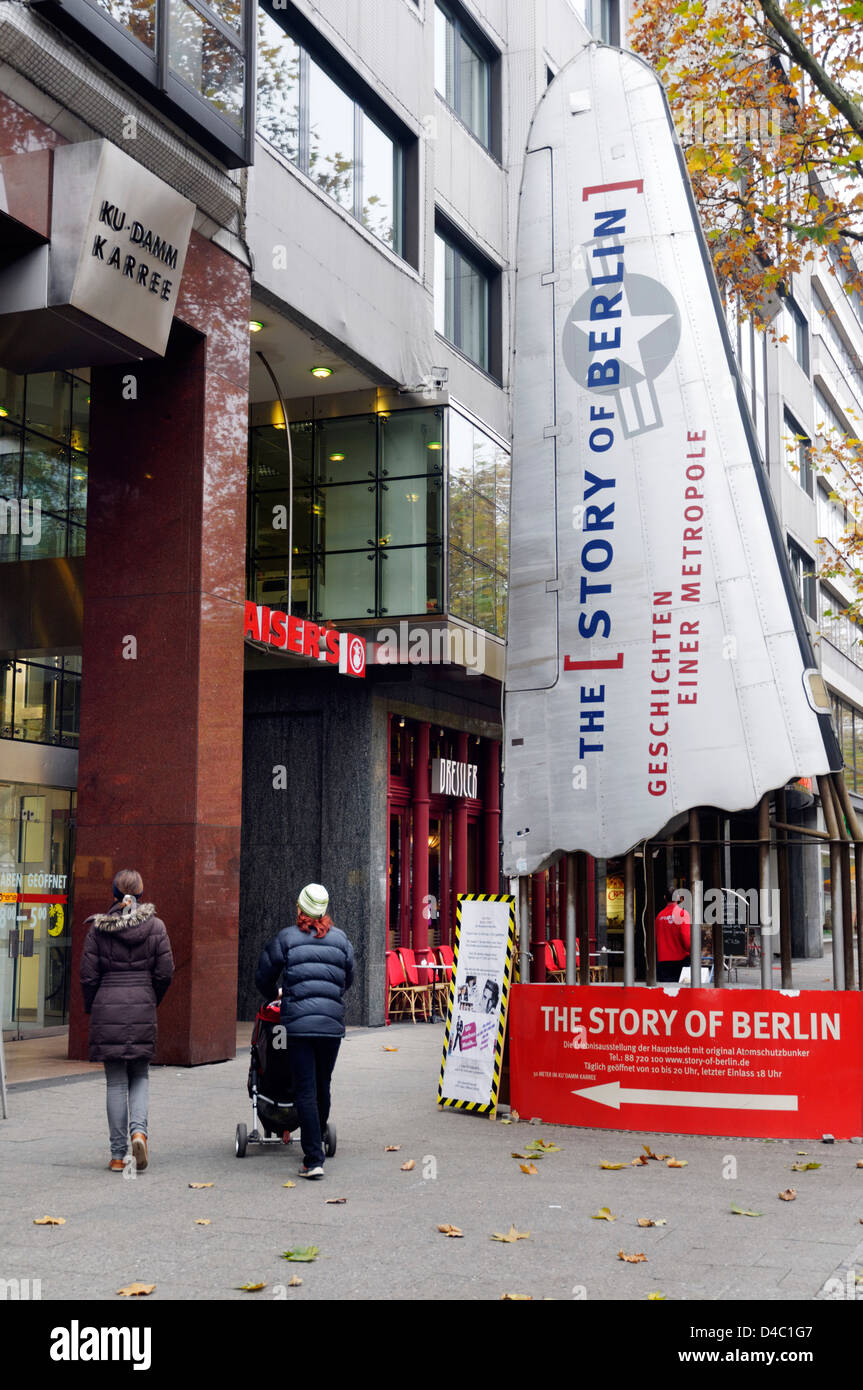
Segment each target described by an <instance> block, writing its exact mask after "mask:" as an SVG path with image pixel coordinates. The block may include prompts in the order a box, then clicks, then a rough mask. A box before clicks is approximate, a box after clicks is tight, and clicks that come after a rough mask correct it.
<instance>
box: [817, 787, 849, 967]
mask: <svg viewBox="0 0 863 1390" xmlns="http://www.w3.org/2000/svg"><path fill="white" fill-rule="evenodd" d="M818 791H819V794H820V796H821V809H822V811H823V812H824V822H825V824H826V826H827V833H828V835H829V836H830V919H831V923H832V928H833V988H834V989H844V988H845V952H844V949H843V944H842V872H841V866H840V863H839V826H838V823H837V820H836V811H835V809H834V806H833V789H832V786H831V783H830V778H829V777H824V776H822V777H819V778H818Z"/></svg>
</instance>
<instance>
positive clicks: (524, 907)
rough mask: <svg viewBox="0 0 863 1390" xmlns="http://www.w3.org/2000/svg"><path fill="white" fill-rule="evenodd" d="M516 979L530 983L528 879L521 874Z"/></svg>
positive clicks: (519, 882) (525, 875)
mask: <svg viewBox="0 0 863 1390" xmlns="http://www.w3.org/2000/svg"><path fill="white" fill-rule="evenodd" d="M518 978H519V981H520V982H521V983H522V984H529V983H530V878H529V877H528V875H527V874H522V875H521V876H520V877H519V880H518Z"/></svg>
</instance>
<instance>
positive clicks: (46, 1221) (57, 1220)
mask: <svg viewBox="0 0 863 1390" xmlns="http://www.w3.org/2000/svg"><path fill="white" fill-rule="evenodd" d="M33 1225H34V1226H65V1225H66V1218H65V1216H34V1218H33Z"/></svg>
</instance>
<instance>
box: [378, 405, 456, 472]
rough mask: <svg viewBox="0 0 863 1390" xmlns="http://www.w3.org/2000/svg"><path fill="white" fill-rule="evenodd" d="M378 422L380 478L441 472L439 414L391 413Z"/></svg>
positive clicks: (404, 411)
mask: <svg viewBox="0 0 863 1390" xmlns="http://www.w3.org/2000/svg"><path fill="white" fill-rule="evenodd" d="M380 420H381V476H382V477H384V478H387V477H396V478H398V477H412V476H415V475H416V474H420V473H440V472H442V471H443V411H441V410H395V411H393V413H392V414H391V415H382V416H381V417H380Z"/></svg>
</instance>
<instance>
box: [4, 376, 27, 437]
mask: <svg viewBox="0 0 863 1390" xmlns="http://www.w3.org/2000/svg"><path fill="white" fill-rule="evenodd" d="M24 381H25V378H24V377H23V376H17V375H16V374H15V372H7V371H6V370H5V368H2V367H0V420H9V421H10V422H15V423H18V424H20V423H21V421H22V420H23V419H24Z"/></svg>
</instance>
